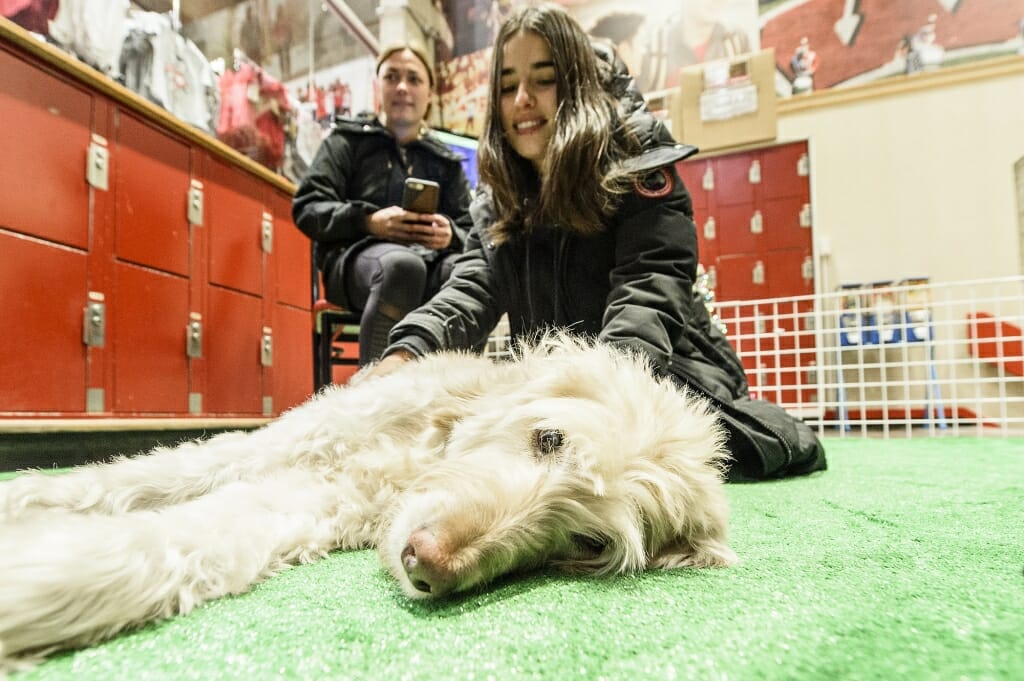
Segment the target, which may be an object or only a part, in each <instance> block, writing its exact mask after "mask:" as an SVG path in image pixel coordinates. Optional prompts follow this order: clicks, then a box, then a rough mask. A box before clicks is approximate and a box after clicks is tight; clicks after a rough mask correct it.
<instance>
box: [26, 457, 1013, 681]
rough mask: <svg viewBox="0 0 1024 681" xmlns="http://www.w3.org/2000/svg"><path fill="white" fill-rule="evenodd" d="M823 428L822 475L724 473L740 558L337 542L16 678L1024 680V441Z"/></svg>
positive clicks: (46, 680) (206, 680) (34, 680)
mask: <svg viewBox="0 0 1024 681" xmlns="http://www.w3.org/2000/svg"><path fill="white" fill-rule="evenodd" d="M827 446H828V451H829V456H830V466H831V467H830V470H829V471H827V472H825V473H823V474H817V475H814V476H812V477H809V478H802V479H794V480H785V481H780V482H768V483H757V484H749V485H731V486H729V488H728V492H729V498H730V500H731V503H732V507H733V514H732V546H733V548H734V549H735V550H736V552H737V553H738V554H739V555H740V558H741V560H742V563H741V564H740V565H739V566H737V567H734V568H730V569H723V570H696V571H694V570H677V571H670V572H654V573H646V574H643V575H640V576H637V577H631V578H619V579H614V580H608V581H594V580H589V579H582V578H571V577H566V576H561V575H558V574H554V573H544V574H535V575H530V576H527V577H518V578H511V579H508V580H505V581H503V582H501V583H500V584H498V585H496V586H494V587H493V588H491V589H489V590H487V591H484V592H481V593H475V594H471V595H468V596H464V597H462V598H458V599H455V600H451V601H446V602H443V603H436V604H426V603H423V602H414V601H410V600H408V599H407V598H405V597H404V596H403V595H402V594H401V592H400V591H399V589H398V587H397V586H396V584H395V583H394V582H393V581H392V579H391V578H390V577H389V576H387V575H386V574H385V573H384V572H382V570H381V568H380V566H379V563H378V560H377V557H376V554H375V553H373V552H370V551H361V552H352V553H338V554H333V555H332V556H330V557H329V558H328V559H327V560H324V561H322V562H319V563H317V564H314V565H309V566H303V567H300V568H295V569H291V570H288V571H286V572H285V573H283V574H281V575H279V576H277V577H275V578H273V579H271V580H269V581H267V582H265V583H264V584H262V585H259V586H258V587H256V588H255V589H254V590H253V591H252V592H250V593H249V594H246V595H244V596H240V597H235V598H228V599H222V600H220V601H216V602H213V603H210V604H208V605H206V606H204V607H202V608H200V609H198V610H197V611H195V612H193V613H192V614H190V615H188V616H186V617H181V618H177V619H174V620H170V621H165V622H161V623H158V624H154V625H151V626H148V627H146V628H144V629H142V630H140V631H137V632H135V633H132V634H127V635H122V636H121V637H119V638H117V639H114V640H113V641H110V642H108V643H106V644H104V645H101V646H97V647H94V648H91V649H87V650H82V651H78V652H74V653H66V654H63V655H60V656H57V657H55V658H53V659H51V660H50V661H49V662H47V663H46V664H44V665H43V666H41V667H38V668H36V669H35V670H32V671H30V672H26V673H22V674H17V675H15V676H14V679H15V680H16V681H54V680H61V681H63V680H68V681H70V680H72V679H74V681H90V680H95V681H113V680H115V679H126V680H128V679H130V680H132V681H139V680H145V679H175V680H183V679H202V680H203V681H215V680H217V679H244V680H246V681H259V680H262V679H467V680H468V679H473V680H479V681H484V680H487V679H496V680H499V679H551V680H558V681H563V680H567V679H588V680H589V679H630V680H631V679H700V680H710V679H730V680H732V681H735V680H741V679H752V680H758V681H766V680H770V679H787V680H802V679H807V680H811V679H813V680H815V681H818V680H822V679H896V680H901V681H902V680H910V679H914V680H916V679H950V680H953V679H1022V678H1024V549H1022V541H1021V540H1022V534H1024V530H1022V529H1021V528H1024V440H1022V439H1009V440H1007V439H1002V438H992V439H981V438H978V439H973V438H972V439H968V438H960V439H914V440H889V441H882V440H874V439H842V440H838V439H833V440H828V441H827Z"/></svg>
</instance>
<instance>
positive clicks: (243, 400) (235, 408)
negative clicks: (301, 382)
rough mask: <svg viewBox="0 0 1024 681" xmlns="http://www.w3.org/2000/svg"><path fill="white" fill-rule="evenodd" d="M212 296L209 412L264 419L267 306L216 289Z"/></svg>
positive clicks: (208, 337) (208, 336) (208, 350)
mask: <svg viewBox="0 0 1024 681" xmlns="http://www.w3.org/2000/svg"><path fill="white" fill-rule="evenodd" d="M207 294H208V304H209V307H208V310H209V314H208V315H207V319H206V323H205V325H204V328H205V332H204V336H205V339H206V343H205V355H206V384H207V390H206V394H205V396H204V397H205V399H204V405H203V406H204V411H205V412H206V413H208V414H212V415H217V416H261V415H263V396H264V394H265V393H264V392H263V366H262V363H261V361H260V359H261V358H260V352H261V348H262V345H263V342H264V333H263V328H264V323H263V314H262V300H261V299H260V298H258V297H256V296H251V295H248V294H245V293H239V292H237V291H232V290H230V289H226V288H222V287H219V286H211V287H210V288H209V290H208V291H207ZM310 363H311V365H312V361H311V362H310Z"/></svg>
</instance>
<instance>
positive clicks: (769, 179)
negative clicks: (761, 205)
mask: <svg viewBox="0 0 1024 681" xmlns="http://www.w3.org/2000/svg"><path fill="white" fill-rule="evenodd" d="M760 156H761V175H762V181H763V184H764V190H763V192H764V198H766V199H774V198H779V197H784V196H787V197H794V198H800V199H802V200H803V201H805V202H807V201H810V198H811V193H810V184H809V183H808V178H809V177H810V162H809V160H808V154H807V145H806V144H803V143H796V144H782V145H779V146H775V147H769V148H767V149H762V150H760Z"/></svg>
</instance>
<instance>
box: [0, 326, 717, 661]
mask: <svg viewBox="0 0 1024 681" xmlns="http://www.w3.org/2000/svg"><path fill="white" fill-rule="evenodd" d="M722 442H723V434H722V430H721V429H720V427H719V426H718V424H717V420H716V418H715V417H714V415H713V414H711V413H709V411H708V408H707V406H706V405H705V404H704V403H703V402H701V401H699V400H696V399H695V398H693V397H689V396H686V395H684V394H683V393H681V392H680V391H679V390H678V389H677V388H676V387H674V386H673V385H672V384H671V383H670V382H668V381H659V380H656V379H655V378H654V377H653V376H652V374H651V372H650V371H649V369H648V367H647V366H646V364H645V363H644V362H643V361H642V360H640V359H639V358H635V357H631V356H626V355H624V354H621V353H619V352H617V351H613V350H611V349H609V348H607V347H604V346H601V345H592V344H586V343H584V342H582V341H577V340H571V339H569V338H568V337H557V338H556V337H552V338H548V339H546V340H544V341H542V342H541V343H540V344H538V346H537V347H533V348H529V349H527V350H524V351H523V352H522V353H520V355H519V356H518V357H517V358H516V359H515V361H512V362H492V361H491V360H488V359H485V358H481V357H476V356H471V355H465V354H456V353H441V354H438V355H435V356H431V357H428V358H425V359H423V360H420V361H417V362H412V363H409V364H407V365H406V366H404V367H403V368H402V369H400V370H399V371H397V372H395V373H393V374H390V375H387V376H383V377H376V378H370V379H366V380H363V381H361V382H359V381H357V382H356V384H355V385H353V386H351V387H337V388H328V389H327V390H325V391H324V392H323V393H321V394H320V395H317V396H316V397H315V398H314V399H312V400H311V401H309V402H307V403H306V404H304V405H302V406H299V407H297V408H295V409H293V410H291V411H289V412H287V413H286V414H284V415H283V416H282V417H281V418H279V419H277V420H276V421H274V422H272V423H270V424H268V425H267V426H265V427H263V428H261V429H259V430H257V431H254V432H248V433H245V432H235V433H225V434H222V435H218V436H216V437H213V438H211V439H209V440H206V441H196V442H189V443H185V444H182V445H179V446H177V447H174V448H159V449H156V450H154V451H152V452H150V453H148V454H147V455H144V456H137V457H134V458H121V459H118V460H115V461H113V462H112V463H106V464H95V465H91V466H85V467H82V468H80V469H77V470H75V471H72V472H70V473H67V474H63V475H60V474H49V475H48V474H43V473H38V472H35V473H30V474H25V475H22V476H20V477H17V478H15V479H14V480H12V481H9V482H6V483H0V668H2V667H3V666H5V665H6V666H8V667H10V666H13V665H16V664H20V661H25V659H26V658H27V657H30V656H33V655H35V656H39V655H45V654H47V653H49V652H51V651H53V650H56V649H58V648H65V647H73V646H83V645H88V644H90V643H94V642H96V641H99V640H102V639H105V638H108V637H110V636H112V635H113V634H115V633H116V632H118V631H121V630H123V629H126V628H129V627H132V626H135V625H138V624H141V623H144V622H147V621H150V620H154V619H159V618H164V617H170V616H173V615H176V614H182V613H186V612H188V611H190V610H191V609H192V608H194V607H196V606H197V605H199V604H201V603H204V602H206V601H209V600H211V599H214V598H218V597H221V596H225V595H227V594H237V593H241V592H244V591H246V590H248V589H249V588H250V587H251V586H252V585H253V584H256V583H257V582H259V581H260V580H262V579H264V578H266V577H268V576H269V575H272V574H273V573H275V572H277V571H279V570H281V569H282V568H283V567H285V566H286V565H289V564H294V563H304V562H311V561H314V560H317V559H318V558H321V557H322V556H324V555H325V554H326V553H327V552H329V551H332V550H335V549H357V548H365V547H370V546H376V547H377V548H378V550H379V552H380V556H381V560H382V561H383V563H384V565H385V566H386V567H387V569H388V570H389V571H390V572H391V574H393V575H394V577H395V578H396V579H397V580H398V582H399V583H400V584H401V586H402V589H403V590H404V591H405V593H406V594H407V595H408V596H410V597H412V598H428V597H437V596H443V595H445V594H450V593H453V592H460V591H465V590H467V589H472V588H474V587H477V586H479V585H482V584H484V583H486V582H488V581H489V580H491V579H493V578H495V577H497V576H499V575H502V574H505V573H509V572H513V571H519V570H525V569H530V568H535V567H538V566H542V565H547V564H555V565H561V566H565V567H567V568H569V569H571V570H573V571H577V572H583V573H590V574H598V575H612V574H621V573H634V572H637V571H640V570H644V569H647V568H675V567H683V566H693V567H706V566H721V565H728V564H730V563H732V562H733V561H734V560H735V555H734V554H733V552H732V551H731V550H730V549H729V548H728V546H727V544H726V533H727V515H728V507H727V504H726V498H725V494H724V490H723V486H722V479H721V465H722V463H723V461H724V451H723V448H722Z"/></svg>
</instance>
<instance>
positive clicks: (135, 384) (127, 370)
mask: <svg viewBox="0 0 1024 681" xmlns="http://www.w3.org/2000/svg"><path fill="white" fill-rule="evenodd" d="M112 300H114V301H116V304H115V305H113V310H112V316H111V325H110V330H109V331H110V335H111V337H112V340H113V347H112V351H113V353H114V356H115V357H116V358H117V359H116V361H115V362H114V390H113V400H112V407H113V410H114V411H115V412H118V413H119V414H123V415H125V414H133V415H140V414H179V415H180V414H187V413H188V407H189V403H188V394H189V360H188V356H187V354H186V340H187V338H186V336H187V333H188V323H189V282H188V279H186V278H185V277H179V276H175V275H169V274H166V273H164V272H159V271H156V270H151V269H147V268H143V267H139V266H138V265H133V264H131V263H119V264H118V266H117V284H116V287H115V289H114V296H113V298H112Z"/></svg>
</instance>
